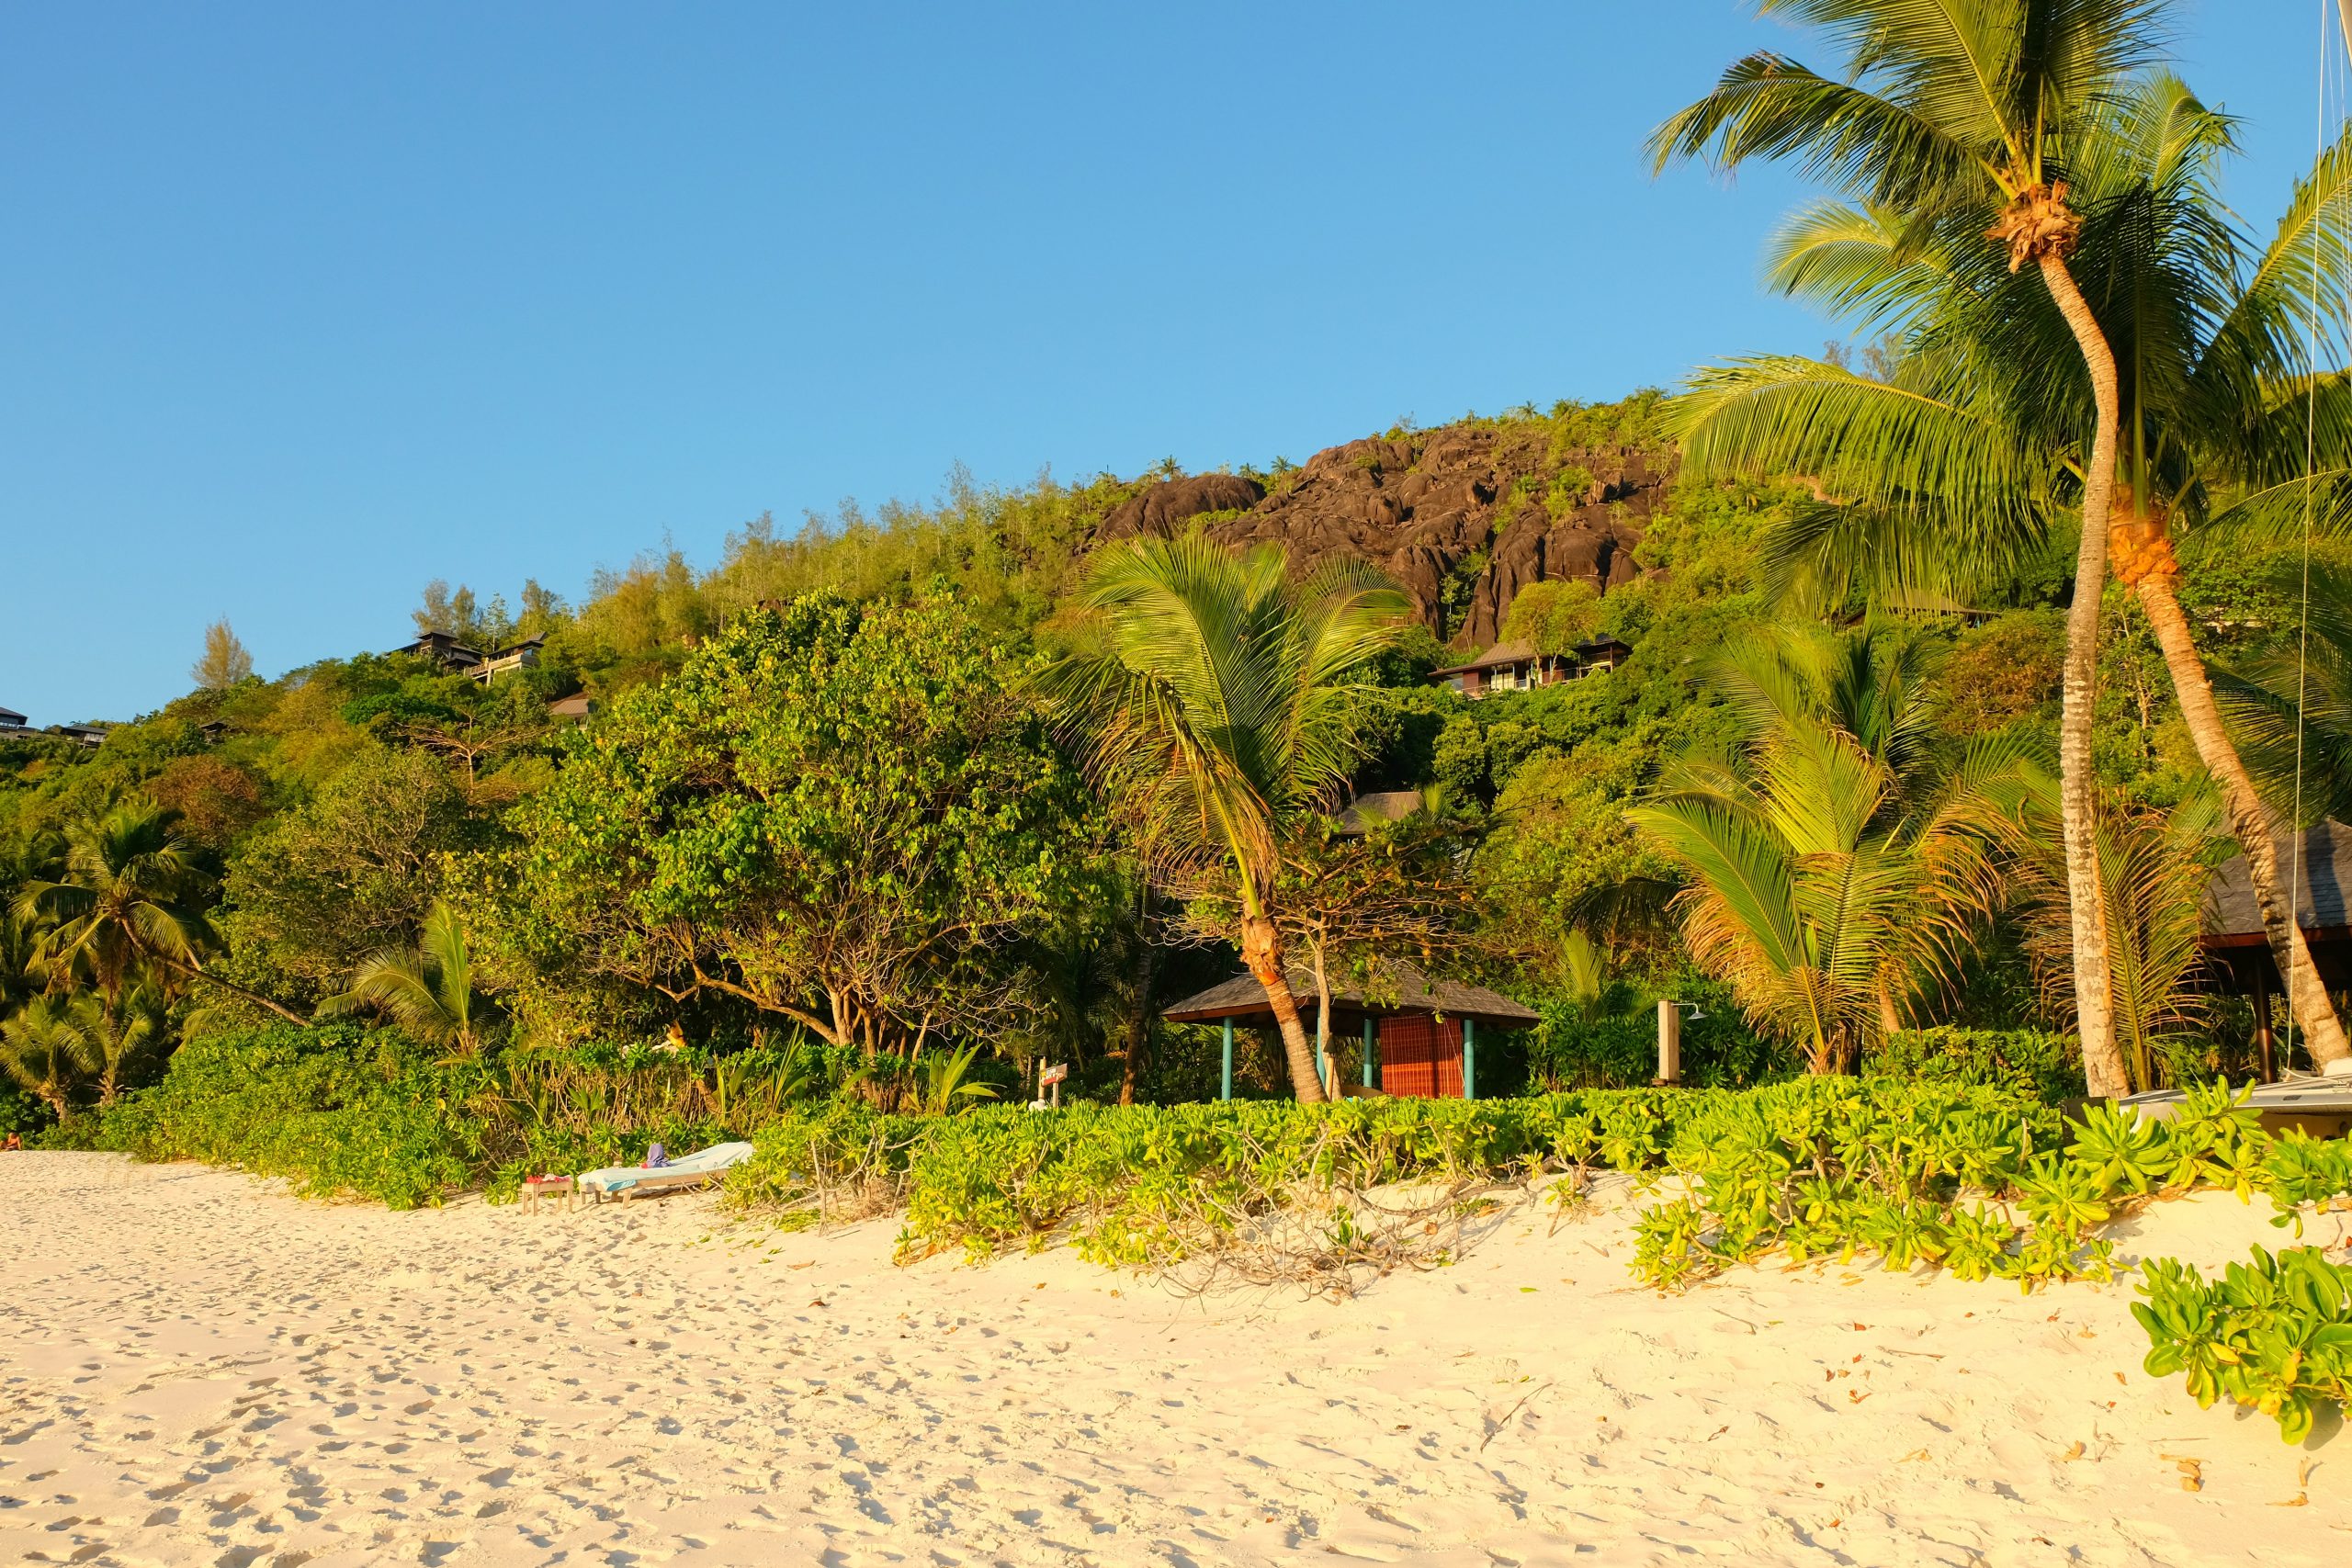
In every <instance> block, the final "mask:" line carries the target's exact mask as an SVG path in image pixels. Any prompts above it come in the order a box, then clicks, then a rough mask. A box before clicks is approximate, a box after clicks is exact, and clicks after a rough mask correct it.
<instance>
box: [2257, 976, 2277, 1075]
mask: <svg viewBox="0 0 2352 1568" xmlns="http://www.w3.org/2000/svg"><path fill="white" fill-rule="evenodd" d="M2253 969H2254V1045H2255V1049H2256V1052H2258V1053H2259V1054H2260V1055H2261V1059H2262V1081H2263V1082H2264V1083H2277V1082H2278V1047H2277V1046H2276V1044H2275V1043H2273V1042H2272V1040H2271V1038H2270V954H2269V953H2267V951H2266V952H2263V953H2256V954H2255V957H2254V964H2253Z"/></svg>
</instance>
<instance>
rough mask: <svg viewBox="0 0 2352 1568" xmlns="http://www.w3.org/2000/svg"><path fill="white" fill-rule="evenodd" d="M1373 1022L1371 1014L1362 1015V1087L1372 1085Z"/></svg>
mask: <svg viewBox="0 0 2352 1568" xmlns="http://www.w3.org/2000/svg"><path fill="white" fill-rule="evenodd" d="M1373 1050H1374V1045H1373V1022H1372V1014H1370V1013H1366V1014H1364V1015H1363V1087H1364V1088H1366V1089H1370V1088H1371V1087H1372V1054H1373Z"/></svg>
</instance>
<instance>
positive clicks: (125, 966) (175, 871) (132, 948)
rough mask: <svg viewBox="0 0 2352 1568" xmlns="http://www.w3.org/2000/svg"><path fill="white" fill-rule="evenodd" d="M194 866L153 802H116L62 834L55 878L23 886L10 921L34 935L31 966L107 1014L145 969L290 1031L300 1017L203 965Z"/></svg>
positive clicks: (207, 931) (208, 932)
mask: <svg viewBox="0 0 2352 1568" xmlns="http://www.w3.org/2000/svg"><path fill="white" fill-rule="evenodd" d="M204 880H205V879H204V874H203V870H202V867H201V866H200V865H199V864H198V862H197V857H196V852H195V850H194V849H193V847H192V846H190V845H189V843H188V842H187V840H184V839H182V838H180V837H179V836H178V835H177V834H176V833H175V832H173V831H172V813H170V812H169V811H166V810H165V809H164V808H163V807H160V806H157V805H156V804H154V803H153V801H149V800H143V799H137V798H133V799H130V800H124V801H119V802H118V803H116V804H115V805H113V806H111V807H107V809H106V810H105V811H103V812H100V813H97V814H96V815H94V816H90V817H85V818H83V819H82V820H81V821H79V822H77V823H75V824H74V825H73V827H72V828H71V829H68V831H67V834H66V849H65V868H64V871H63V874H62V875H61V876H59V877H58V878H57V879H56V880H53V881H52V880H45V879H35V880H31V881H28V882H27V883H26V884H25V885H24V886H23V888H22V890H21V891H20V892H19V893H18V894H17V902H16V910H15V912H16V916H17V919H20V920H26V921H31V922H35V923H38V924H40V925H41V926H42V927H43V928H44V930H43V931H42V935H41V938H40V943H39V945H38V947H37V948H36V950H35V958H36V962H38V963H39V964H40V965H41V966H42V967H43V968H45V969H47V970H49V971H50V972H51V975H52V983H53V977H54V976H55V975H56V974H58V973H60V972H63V973H78V974H80V975H82V976H85V977H86V978H87V979H88V981H89V982H90V984H92V985H93V986H95V987H96V988H97V990H98V993H99V994H100V995H101V996H103V997H105V998H107V1004H108V1005H109V1006H113V1005H114V1004H116V1003H118V1002H119V1001H120V1000H121V999H122V996H123V993H124V991H125V990H126V989H127V988H129V987H130V986H132V985H134V984H136V983H137V982H138V980H139V979H140V978H141V976H142V975H143V974H144V972H145V971H146V970H147V969H148V968H149V967H150V966H153V967H154V968H157V969H160V970H162V971H164V973H166V974H170V975H177V976H187V977H189V978H193V979H198V980H202V981H203V982H205V983H206V984H207V985H209V986H217V987H220V989H222V990H224V991H228V992H231V993H232V994H233V995H236V996H240V997H243V998H245V999H246V1000H247V1001H250V1002H254V1003H256V1004H258V1005H260V1006H262V1007H265V1008H267V1009H268V1010H270V1011H272V1012H274V1013H276V1014H277V1015H278V1016H279V1017H280V1018H283V1019H286V1020H287V1021H289V1022H292V1023H300V1024H305V1025H307V1024H308V1023H309V1022H310V1021H309V1020H308V1019H306V1018H304V1017H302V1016H301V1014H300V1013H297V1012H295V1011H293V1010H290V1009H288V1008H286V1007H284V1006H282V1005H280V1004H279V1003H277V1002H275V1001H272V1000H271V999H270V998H267V997H266V996H263V995H262V994H261V993H260V992H258V991H254V990H249V989H247V988H246V987H243V986H240V985H238V984H236V983H235V982H234V981H232V980H225V979H222V978H221V977H220V976H218V975H216V974H213V973H212V972H211V971H209V970H208V969H206V968H205V967H204V962H203V950H204V949H205V948H206V947H207V946H209V945H210V944H211V942H212V940H213V933H212V927H211V924H210V922H209V921H208V920H207V919H205V914H204V908H203V905H202V903H201V901H200V894H201V891H202V888H203V885H204Z"/></svg>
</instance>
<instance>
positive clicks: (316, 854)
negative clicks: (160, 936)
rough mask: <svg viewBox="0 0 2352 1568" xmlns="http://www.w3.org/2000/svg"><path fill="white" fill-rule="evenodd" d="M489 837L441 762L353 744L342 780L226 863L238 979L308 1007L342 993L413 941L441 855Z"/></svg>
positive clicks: (433, 895) (440, 870)
mask: <svg viewBox="0 0 2352 1568" xmlns="http://www.w3.org/2000/svg"><path fill="white" fill-rule="evenodd" d="M496 837H497V830H496V828H495V825H494V824H493V823H492V822H491V821H490V820H489V819H488V818H486V817H484V816H483V815H482V814H481V813H480V812H477V811H476V810H474V809H472V808H471V807H469V805H468V802H467V799H466V795H465V791H464V790H463V789H462V788H461V787H460V786H459V784H458V782H457V781H456V780H455V779H453V778H451V777H450V774H449V771H448V769H447V768H446V767H444V766H443V765H442V764H441V763H440V762H438V761H435V760H434V759H433V758H431V757H429V756H426V755H424V754H423V753H421V752H416V751H405V750H392V749H390V748H387V747H383V746H379V745H377V744H376V743H374V742H373V741H370V740H368V739H366V738H365V737H364V736H362V737H358V738H356V746H354V747H352V748H351V749H349V750H347V752H346V761H345V764H344V766H343V768H342V770H341V771H340V772H338V773H335V774H334V775H333V776H332V777H330V778H329V779H328V780H327V781H326V782H325V783H324V784H322V785H321V786H320V787H319V788H318V790H317V792H316V793H315V794H313V795H311V797H310V798H309V799H308V800H305V801H303V802H302V803H301V804H300V805H299V806H296V807H293V808H292V809H290V810H288V811H285V812H282V813H280V814H279V815H278V816H277V817H276V818H272V819H271V820H270V821H268V822H267V823H266V824H264V825H262V826H261V827H259V828H257V829H254V831H253V832H251V833H250V834H248V835H247V836H246V837H245V838H244V839H243V840H242V841H240V843H239V844H238V846H237V849H236V851H235V852H234V853H233V854H232V857H231V859H230V861H229V866H228V872H227V875H226V877H225V899H224V906H223V908H222V909H221V911H220V916H219V924H220V930H221V931H222V932H223V933H224V934H225V936H226V937H227V939H228V942H229V946H230V950H231V953H232V956H233V964H234V967H235V969H236V972H237V973H238V974H239V975H240V976H242V977H243V978H244V979H245V980H247V981H248V982H249V983H253V984H256V985H266V986H268V987H272V988H282V989H283V990H285V991H286V992H288V994H292V995H298V996H301V997H304V998H308V999H311V1000H313V1001H314V1000H316V999H317V998H322V997H325V996H328V995H330V994H332V993H334V992H335V991H338V990H341V989H342V988H343V987H344V985H345V980H346V979H347V977H348V976H349V975H350V973H351V971H352V969H353V968H354V967H355V966H356V964H358V963H359V962H360V960H361V959H363V958H365V957H366V956H367V955H368V954H369V953H374V952H376V951H377V950H379V949H381V948H385V947H397V946H400V945H402V944H404V943H406V942H409V941H410V940H411V936H412V933H413V932H414V931H416V930H417V929H418V927H420V926H421V925H422V924H423V923H424V918H425V915H426V914H427V912H428V911H430V910H431V908H433V904H434V901H435V899H437V898H439V897H441V895H442V893H443V891H444V884H445V871H444V864H445V858H446V857H447V856H449V855H453V854H457V853H460V852H468V851H472V850H479V849H483V848H487V847H488V846H489V845H490V844H492V843H493V842H494V841H495V840H496Z"/></svg>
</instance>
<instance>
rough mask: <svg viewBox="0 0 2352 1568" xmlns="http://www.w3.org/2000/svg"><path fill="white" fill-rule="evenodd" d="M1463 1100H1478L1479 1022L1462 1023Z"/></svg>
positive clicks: (1466, 1021) (1472, 1019)
mask: <svg viewBox="0 0 2352 1568" xmlns="http://www.w3.org/2000/svg"><path fill="white" fill-rule="evenodd" d="M1462 1098H1463V1099H1464V1100H1476V1099H1477V1098H1478V1021H1477V1020H1476V1019H1475V1018H1465V1019H1464V1020H1463V1021H1462Z"/></svg>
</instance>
